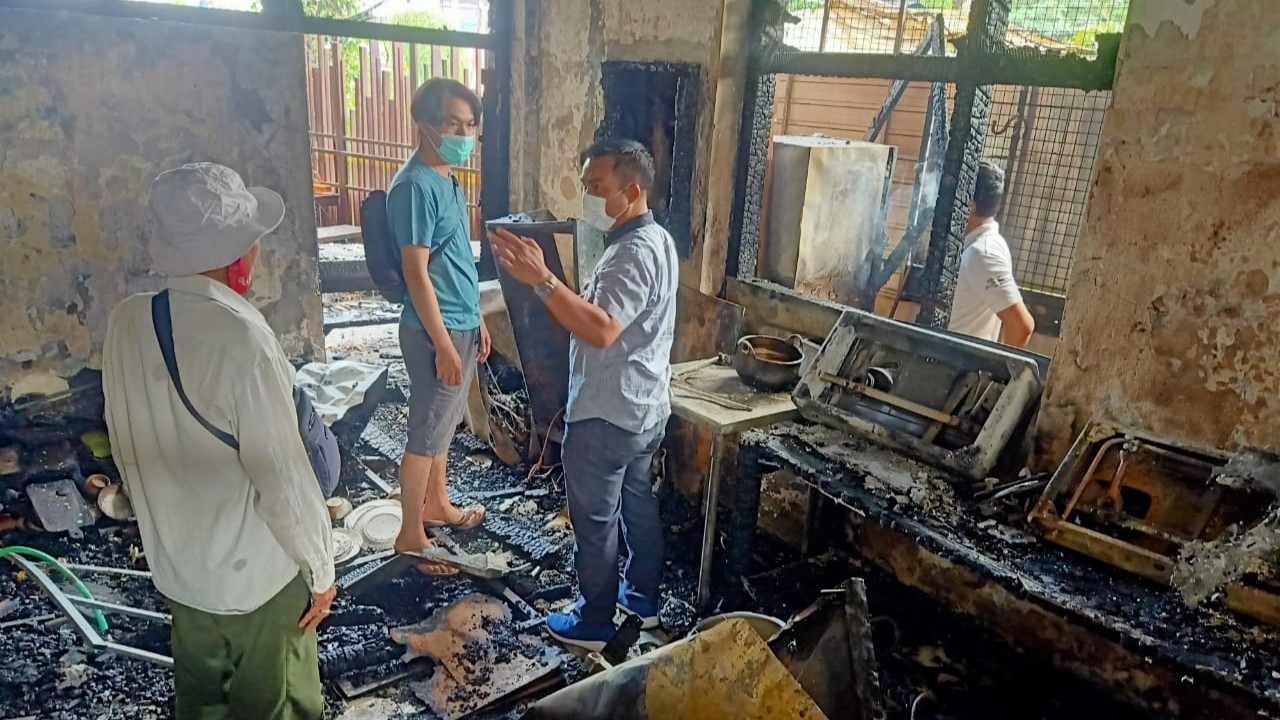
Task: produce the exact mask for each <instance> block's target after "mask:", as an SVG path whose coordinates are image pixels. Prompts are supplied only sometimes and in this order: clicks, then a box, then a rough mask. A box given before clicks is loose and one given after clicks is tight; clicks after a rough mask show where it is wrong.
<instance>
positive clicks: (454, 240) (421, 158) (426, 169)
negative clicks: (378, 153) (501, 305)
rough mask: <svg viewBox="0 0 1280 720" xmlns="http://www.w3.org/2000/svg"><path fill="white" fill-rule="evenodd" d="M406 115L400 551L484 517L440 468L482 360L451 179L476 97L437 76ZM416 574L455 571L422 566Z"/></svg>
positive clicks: (460, 207)
mask: <svg viewBox="0 0 1280 720" xmlns="http://www.w3.org/2000/svg"><path fill="white" fill-rule="evenodd" d="M410 112H411V114H412V116H413V121H414V123H415V124H416V126H417V130H418V148H417V150H416V151H415V152H414V154H413V156H412V157H410V158H409V159H408V160H407V161H405V164H404V167H402V168H400V171H399V172H398V173H396V176H395V178H394V179H393V180H392V181H391V187H390V189H389V190H388V191H387V219H388V221H389V223H390V226H391V235H392V237H393V238H394V239H395V241H396V244H397V245H399V246H400V262H401V266H402V268H403V270H404V279H405V285H406V287H408V289H409V291H408V294H407V295H406V297H405V298H404V310H403V312H402V313H401V315H400V349H401V351H402V353H403V355H404V363H405V367H406V369H407V370H408V372H409V440H408V443H407V444H406V446H405V453H404V460H403V461H401V464H400V505H401V510H402V512H403V521H402V524H401V526H400V535H399V537H397V538H396V549H397V550H399V551H402V552H403V551H410V552H412V551H418V550H423V549H425V548H427V547H430V546H431V541H430V540H429V539H428V538H427V533H426V528H427V527H446V526H447V527H455V528H459V529H467V528H473V527H475V526H477V525H479V524H480V523H481V522H482V521H483V520H484V508H483V507H482V506H473V507H467V508H458V507H455V506H454V505H453V503H452V502H450V500H449V492H448V488H447V487H446V486H445V477H446V474H445V471H446V464H447V462H448V451H449V444H450V443H451V442H452V441H453V434H454V431H455V430H456V429H457V427H458V423H460V422H461V421H462V416H463V413H464V412H465V410H466V404H467V392H468V388H469V387H470V385H471V380H472V377H473V375H474V373H475V369H476V362H477V361H479V362H484V361H485V360H486V359H487V358H488V356H489V331H488V329H486V328H485V325H484V319H483V318H482V317H481V315H480V282H479V278H478V277H477V275H476V266H475V261H474V260H473V256H472V253H471V238H470V233H469V232H468V226H469V222H468V216H467V202H466V198H465V197H464V196H463V194H462V188H461V187H460V186H459V185H458V180H457V178H455V177H454V175H453V167H454V166H456V165H461V164H463V163H465V162H466V161H467V158H468V157H469V156H470V155H471V149H472V147H473V146H474V144H475V132H476V123H477V121H478V120H479V118H480V100H479V98H477V97H476V95H475V93H473V92H471V90H469V89H467V87H466V86H464V85H462V84H461V83H458V82H455V81H453V80H447V79H444V78H435V79H432V80H428V81H427V82H426V83H425V84H423V86H422V87H420V88H418V91H417V92H416V93H414V96H413V103H412V105H411V109H410ZM419 569H420V570H422V571H423V572H425V573H428V574H433V575H451V574H453V573H455V572H457V571H456V570H453V569H452V568H449V567H448V566H445V565H441V564H439V563H429V562H428V563H423V564H422V565H420V566H419Z"/></svg>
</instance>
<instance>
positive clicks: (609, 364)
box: [489, 140, 679, 650]
mask: <svg viewBox="0 0 1280 720" xmlns="http://www.w3.org/2000/svg"><path fill="white" fill-rule="evenodd" d="M582 184H583V188H584V189H585V191H586V192H585V194H584V196H583V201H582V214H583V219H584V220H585V221H587V222H589V223H591V224H592V225H594V226H596V227H597V228H599V229H600V230H602V231H604V232H605V245H606V249H605V251H604V255H603V256H602V257H601V258H600V262H599V264H597V265H596V270H595V275H594V276H593V277H592V279H591V282H590V283H588V284H587V286H586V288H584V289H583V293H582V295H581V296H579V295H576V294H574V293H573V292H572V291H570V290H568V289H567V288H565V287H564V286H563V285H561V284H560V283H559V282H557V281H556V279H555V276H554V275H552V274H551V273H550V272H549V271H548V270H547V267H546V263H545V262H544V261H543V257H542V251H541V250H540V249H539V248H538V245H537V243H535V242H533V241H532V240H529V239H527V238H519V237H516V236H514V235H512V234H511V233H509V232H506V231H504V230H497V231H495V232H492V233H490V235H489V239H490V241H491V242H492V243H493V245H494V255H495V257H496V258H497V259H498V261H499V262H500V263H501V264H502V267H504V268H505V269H506V270H507V272H509V273H511V276H512V277H514V278H515V279H517V280H520V281H522V282H525V283H527V284H529V285H532V286H533V287H534V290H535V291H536V292H537V293H538V296H539V297H541V298H542V300H543V301H544V302H545V303H546V305H547V310H548V311H549V312H550V313H551V316H552V317H553V318H555V320H556V322H558V323H560V324H561V325H562V326H564V327H565V328H566V329H567V330H569V332H570V344H569V353H570V369H569V402H568V406H567V408H566V410H565V437H564V445H563V453H562V455H563V462H564V475H565V488H566V492H567V494H568V496H569V519H570V520H571V522H572V523H573V533H574V540H575V541H576V547H575V553H574V567H575V569H576V570H577V573H578V587H579V589H580V590H581V592H582V597H581V598H580V599H579V600H578V602H577V603H576V604H575V605H574V607H573V608H572V609H571V610H570V611H569V612H566V613H556V614H553V615H551V616H550V617H548V618H547V629H548V631H549V632H550V633H551V635H552V636H553V637H555V638H557V639H558V640H560V641H561V642H564V643H568V644H571V645H576V646H578V647H582V648H587V649H590V650H600V649H601V648H603V647H604V645H605V643H606V642H608V640H609V639H610V638H611V637H612V636H613V634H614V632H615V630H616V628H615V626H614V624H613V617H614V610H615V606H616V607H617V608H618V609H621V610H622V611H623V612H625V613H629V614H634V615H638V616H640V618H641V621H642V627H644V628H646V629H652V628H655V627H657V626H658V625H659V622H658V610H659V607H660V602H659V595H658V585H659V581H660V579H661V574H662V521H661V519H660V518H659V516H658V499H657V497H656V496H655V495H654V494H653V490H652V482H653V479H652V473H651V470H650V468H651V465H652V463H653V455H654V453H655V452H656V451H657V450H658V446H659V445H660V444H661V443H662V437H663V433H664V432H665V429H666V424H667V418H668V417H669V416H670V414H671V399H670V381H671V343H672V340H673V339H674V337H675V317H676V315H675V313H676V289H677V283H678V280H679V278H678V274H679V273H678V267H677V262H678V261H677V258H676V251H675V243H674V242H673V241H672V239H671V235H670V234H668V233H667V231H666V230H664V229H663V228H662V227H661V226H660V225H658V224H657V223H656V222H654V220H653V214H652V213H650V212H649V205H648V199H647V197H646V194H647V192H648V190H649V189H650V188H651V187H652V186H653V158H652V157H650V155H649V153H648V151H647V150H645V149H644V147H643V146H641V145H640V144H639V143H635V142H632V141H627V140H605V141H602V142H598V143H596V144H595V145H592V146H591V147H590V148H588V149H587V150H586V152H584V153H583V170H582ZM619 522H621V524H622V530H623V533H624V535H625V540H626V549H627V564H626V570H625V572H624V576H623V578H622V582H621V584H620V583H619V578H618V569H617V568H618V524H619Z"/></svg>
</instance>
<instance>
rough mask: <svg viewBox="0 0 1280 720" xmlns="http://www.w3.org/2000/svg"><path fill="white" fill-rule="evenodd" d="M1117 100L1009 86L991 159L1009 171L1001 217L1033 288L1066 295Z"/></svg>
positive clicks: (999, 90)
mask: <svg viewBox="0 0 1280 720" xmlns="http://www.w3.org/2000/svg"><path fill="white" fill-rule="evenodd" d="M1110 99H1111V93H1109V92H1095V93H1086V92H1083V91H1080V90H1067V89H1062V88H1043V87H1026V86H1023V87H1014V86H1007V85H1001V86H997V87H996V88H994V90H993V100H992V103H991V124H990V127H989V129H988V132H987V139H986V144H985V146H984V147H983V157H984V159H987V160H991V161H994V162H995V163H996V164H997V165H999V166H1001V167H1002V168H1003V169H1004V171H1005V202H1004V207H1003V209H1002V210H1001V212H1000V213H999V215H998V216H997V219H998V221H999V222H1000V226H1001V232H1002V234H1003V235H1004V237H1005V239H1006V240H1007V241H1008V243H1009V250H1010V252H1011V253H1012V254H1013V262H1014V275H1015V277H1017V279H1018V282H1019V284H1020V285H1022V286H1023V287H1025V288H1029V289H1032V290H1038V291H1040V292H1045V293H1050V294H1055V295H1065V294H1066V291H1067V280H1068V277H1069V273H1070V270H1071V259H1072V255H1073V254H1074V252H1075V247H1076V238H1077V236H1078V235H1079V233H1080V226H1081V224H1082V223H1083V221H1084V216H1085V210H1086V207H1087V204H1088V199H1089V188H1090V185H1091V183H1092V179H1093V165H1094V161H1095V160H1096V159H1097V156H1098V140H1099V137H1100V136H1101V134H1102V122H1103V118H1104V117H1105V115H1106V108H1107V104H1108V103H1109V102H1110Z"/></svg>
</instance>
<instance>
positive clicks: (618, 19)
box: [511, 0, 750, 292]
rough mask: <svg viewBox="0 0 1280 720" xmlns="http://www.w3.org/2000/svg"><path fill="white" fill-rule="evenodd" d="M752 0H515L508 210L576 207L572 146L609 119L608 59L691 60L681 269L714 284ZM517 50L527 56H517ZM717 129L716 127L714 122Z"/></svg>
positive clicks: (690, 279)
mask: <svg viewBox="0 0 1280 720" xmlns="http://www.w3.org/2000/svg"><path fill="white" fill-rule="evenodd" d="M749 4H750V0H653V1H651V2H643V3H635V2H622V0H588V2H585V3H583V2H568V0H544V1H543V2H533V1H532V0H523V2H520V3H518V5H517V12H518V13H520V14H521V17H520V18H519V19H518V20H517V22H516V29H515V30H516V32H515V47H514V49H513V54H512V56H513V57H514V58H516V59H517V60H516V62H515V63H514V64H513V68H512V69H513V72H512V76H513V77H512V81H513V97H512V117H513V118H514V123H515V125H514V126H513V130H512V163H511V168H512V178H513V180H512V198H511V206H512V209H513V210H528V209H532V208H535V207H545V208H548V209H549V210H551V211H552V212H554V213H555V214H556V215H557V216H559V217H576V216H578V215H580V214H581V202H582V196H581V192H582V191H581V186H580V183H579V180H578V173H579V170H580V168H579V166H578V154H579V153H580V152H581V151H582V150H583V149H584V148H586V147H587V146H588V145H590V144H591V142H592V141H593V140H594V139H595V136H596V131H597V129H598V128H599V127H600V126H601V124H602V123H603V122H604V121H605V119H606V114H605V98H604V91H603V83H602V79H603V78H602V69H603V63H605V62H606V61H618V62H630V63H680V64H684V65H688V66H697V67H698V68H700V69H701V74H700V76H699V77H698V79H697V81H696V82H697V85H698V87H697V92H696V94H695V95H694V96H695V97H696V99H697V105H696V112H695V116H696V117H695V120H694V127H693V129H692V136H693V142H692V158H691V161H692V162H691V166H692V173H691V182H690V184H689V185H690V198H689V200H690V201H689V204H688V210H687V214H688V218H689V228H690V230H689V248H688V258H687V259H685V260H684V261H683V262H682V269H681V277H682V280H683V281H684V282H685V283H686V284H688V285H690V286H693V287H699V288H700V289H703V290H709V291H711V292H715V291H717V290H718V289H719V286H720V283H721V282H722V280H723V276H724V267H725V248H726V246H727V239H728V218H729V210H730V208H729V205H730V203H731V202H732V194H733V193H732V191H733V184H732V182H715V183H713V182H711V179H712V178H713V177H715V178H719V177H721V176H722V175H724V174H726V173H727V174H730V175H731V174H732V172H733V158H734V155H735V153H736V150H737V127H738V118H739V116H740V112H741V102H742V92H743V75H744V73H745V62H746V58H745V53H744V52H743V49H742V48H741V47H740V46H739V45H740V43H738V42H737V41H738V40H740V39H741V37H742V36H743V35H744V34H745V32H746V25H747V16H748V12H747V11H748V9H749ZM520 59H523V60H524V62H521V61H520ZM713 130H714V132H713Z"/></svg>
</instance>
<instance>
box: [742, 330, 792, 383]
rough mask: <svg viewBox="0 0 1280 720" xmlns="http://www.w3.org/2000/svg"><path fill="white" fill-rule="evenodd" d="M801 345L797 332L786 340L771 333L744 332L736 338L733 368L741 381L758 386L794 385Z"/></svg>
mask: <svg viewBox="0 0 1280 720" xmlns="http://www.w3.org/2000/svg"><path fill="white" fill-rule="evenodd" d="M803 345H804V338H802V337H800V336H799V335H792V336H790V337H788V338H787V339H785V340H784V339H782V338H780V337H774V336H772V335H745V336H743V337H741V338H739V339H738V351H737V352H736V353H734V355H733V369H734V370H735V371H737V373H738V377H740V378H742V379H743V381H744V382H746V383H747V384H748V385H752V386H754V387H756V388H759V389H761V390H765V391H768V392H777V391H779V390H787V389H790V388H793V387H795V385H796V383H797V382H799V381H800V363H801V362H802V361H803V360H804V352H803V351H802V350H801V349H800V348H801V347H802V346H803Z"/></svg>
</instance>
